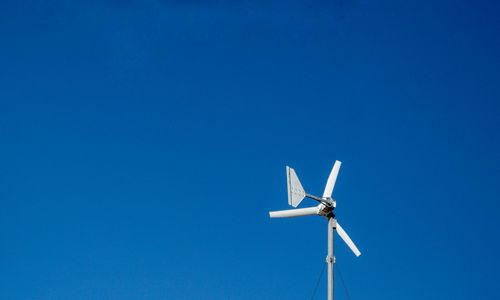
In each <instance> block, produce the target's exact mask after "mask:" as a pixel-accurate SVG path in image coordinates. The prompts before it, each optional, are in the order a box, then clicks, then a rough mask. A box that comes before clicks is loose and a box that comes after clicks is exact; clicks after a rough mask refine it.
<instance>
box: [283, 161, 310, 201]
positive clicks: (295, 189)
mask: <svg viewBox="0 0 500 300" xmlns="http://www.w3.org/2000/svg"><path fill="white" fill-rule="evenodd" d="M286 179H287V181H286V183H287V188H288V204H290V205H291V206H293V207H297V205H299V204H300V202H301V201H302V199H304V197H305V196H306V192H305V191H304V188H303V187H302V184H301V183H300V181H299V177H297V174H296V173H295V170H294V169H292V168H290V167H289V166H286Z"/></svg>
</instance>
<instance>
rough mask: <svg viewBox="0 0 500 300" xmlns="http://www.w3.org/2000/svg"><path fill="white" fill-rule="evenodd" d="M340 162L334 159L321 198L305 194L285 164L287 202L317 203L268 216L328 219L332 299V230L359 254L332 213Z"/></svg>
mask: <svg viewBox="0 0 500 300" xmlns="http://www.w3.org/2000/svg"><path fill="white" fill-rule="evenodd" d="M341 164H342V163H341V162H340V161H338V160H337V161H335V164H334V165H333V168H332V171H331V173H330V176H329V177H328V181H327V182H326V186H325V191H324V192H323V197H321V198H320V197H316V196H312V195H309V194H306V192H305V191H304V188H303V187H302V184H301V183H300V181H299V178H298V177H297V174H296V173H295V170H294V169H292V168H290V167H288V166H287V167H286V177H287V187H288V204H290V205H291V206H293V207H297V206H298V205H299V204H300V202H301V201H302V200H303V199H304V198H305V197H307V198H311V199H314V200H316V201H318V202H319V204H318V206H315V207H307V208H298V209H288V210H280V211H271V212H269V216H270V217H271V218H293V217H303V216H312V215H319V216H324V217H325V218H326V219H327V220H328V256H327V257H326V263H327V264H328V300H333V264H334V263H335V257H334V256H333V231H334V230H336V231H337V233H338V234H339V236H340V237H341V238H342V240H344V242H345V243H346V244H347V246H349V248H351V250H352V252H354V254H355V255H356V256H360V255H361V252H359V250H358V248H356V245H354V243H353V242H352V240H351V239H350V238H349V236H348V235H347V233H346V232H345V231H344V230H343V229H342V227H340V224H339V223H338V222H337V219H335V215H334V214H333V210H334V209H335V206H336V205H335V203H336V201H335V200H334V199H333V198H332V192H333V187H334V186H335V181H336V180H337V175H338V174H339V170H340V165H341Z"/></svg>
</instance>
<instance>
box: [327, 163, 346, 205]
mask: <svg viewBox="0 0 500 300" xmlns="http://www.w3.org/2000/svg"><path fill="white" fill-rule="evenodd" d="M341 164H342V162H340V161H338V160H336V161H335V164H334V165H333V168H332V171H331V172H330V176H328V181H327V182H326V186H325V191H324V192H323V198H331V197H332V192H333V187H334V186H335V181H337V175H339V170H340V165H341Z"/></svg>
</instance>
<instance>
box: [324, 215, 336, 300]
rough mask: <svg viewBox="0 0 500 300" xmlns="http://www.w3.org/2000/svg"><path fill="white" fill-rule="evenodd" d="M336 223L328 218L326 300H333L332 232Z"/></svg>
mask: <svg viewBox="0 0 500 300" xmlns="http://www.w3.org/2000/svg"><path fill="white" fill-rule="evenodd" d="M336 223H337V221H336V220H335V219H334V218H333V217H329V218H328V256H327V257H326V262H327V263H328V300H333V264H334V262H335V257H334V256H333V231H334V230H335V226H336Z"/></svg>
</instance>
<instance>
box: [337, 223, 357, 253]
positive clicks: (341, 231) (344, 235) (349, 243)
mask: <svg viewBox="0 0 500 300" xmlns="http://www.w3.org/2000/svg"><path fill="white" fill-rule="evenodd" d="M336 229H337V233H338V234H339V236H340V237H341V238H342V239H343V240H344V242H345V243H346V244H347V246H349V248H351V251H352V252H354V254H355V255H356V256H360V255H361V252H359V250H358V248H357V247H356V245H354V243H353V242H352V240H351V239H350V238H349V236H348V235H347V233H346V232H345V231H344V229H342V227H341V226H340V224H339V222H337V228H336Z"/></svg>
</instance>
